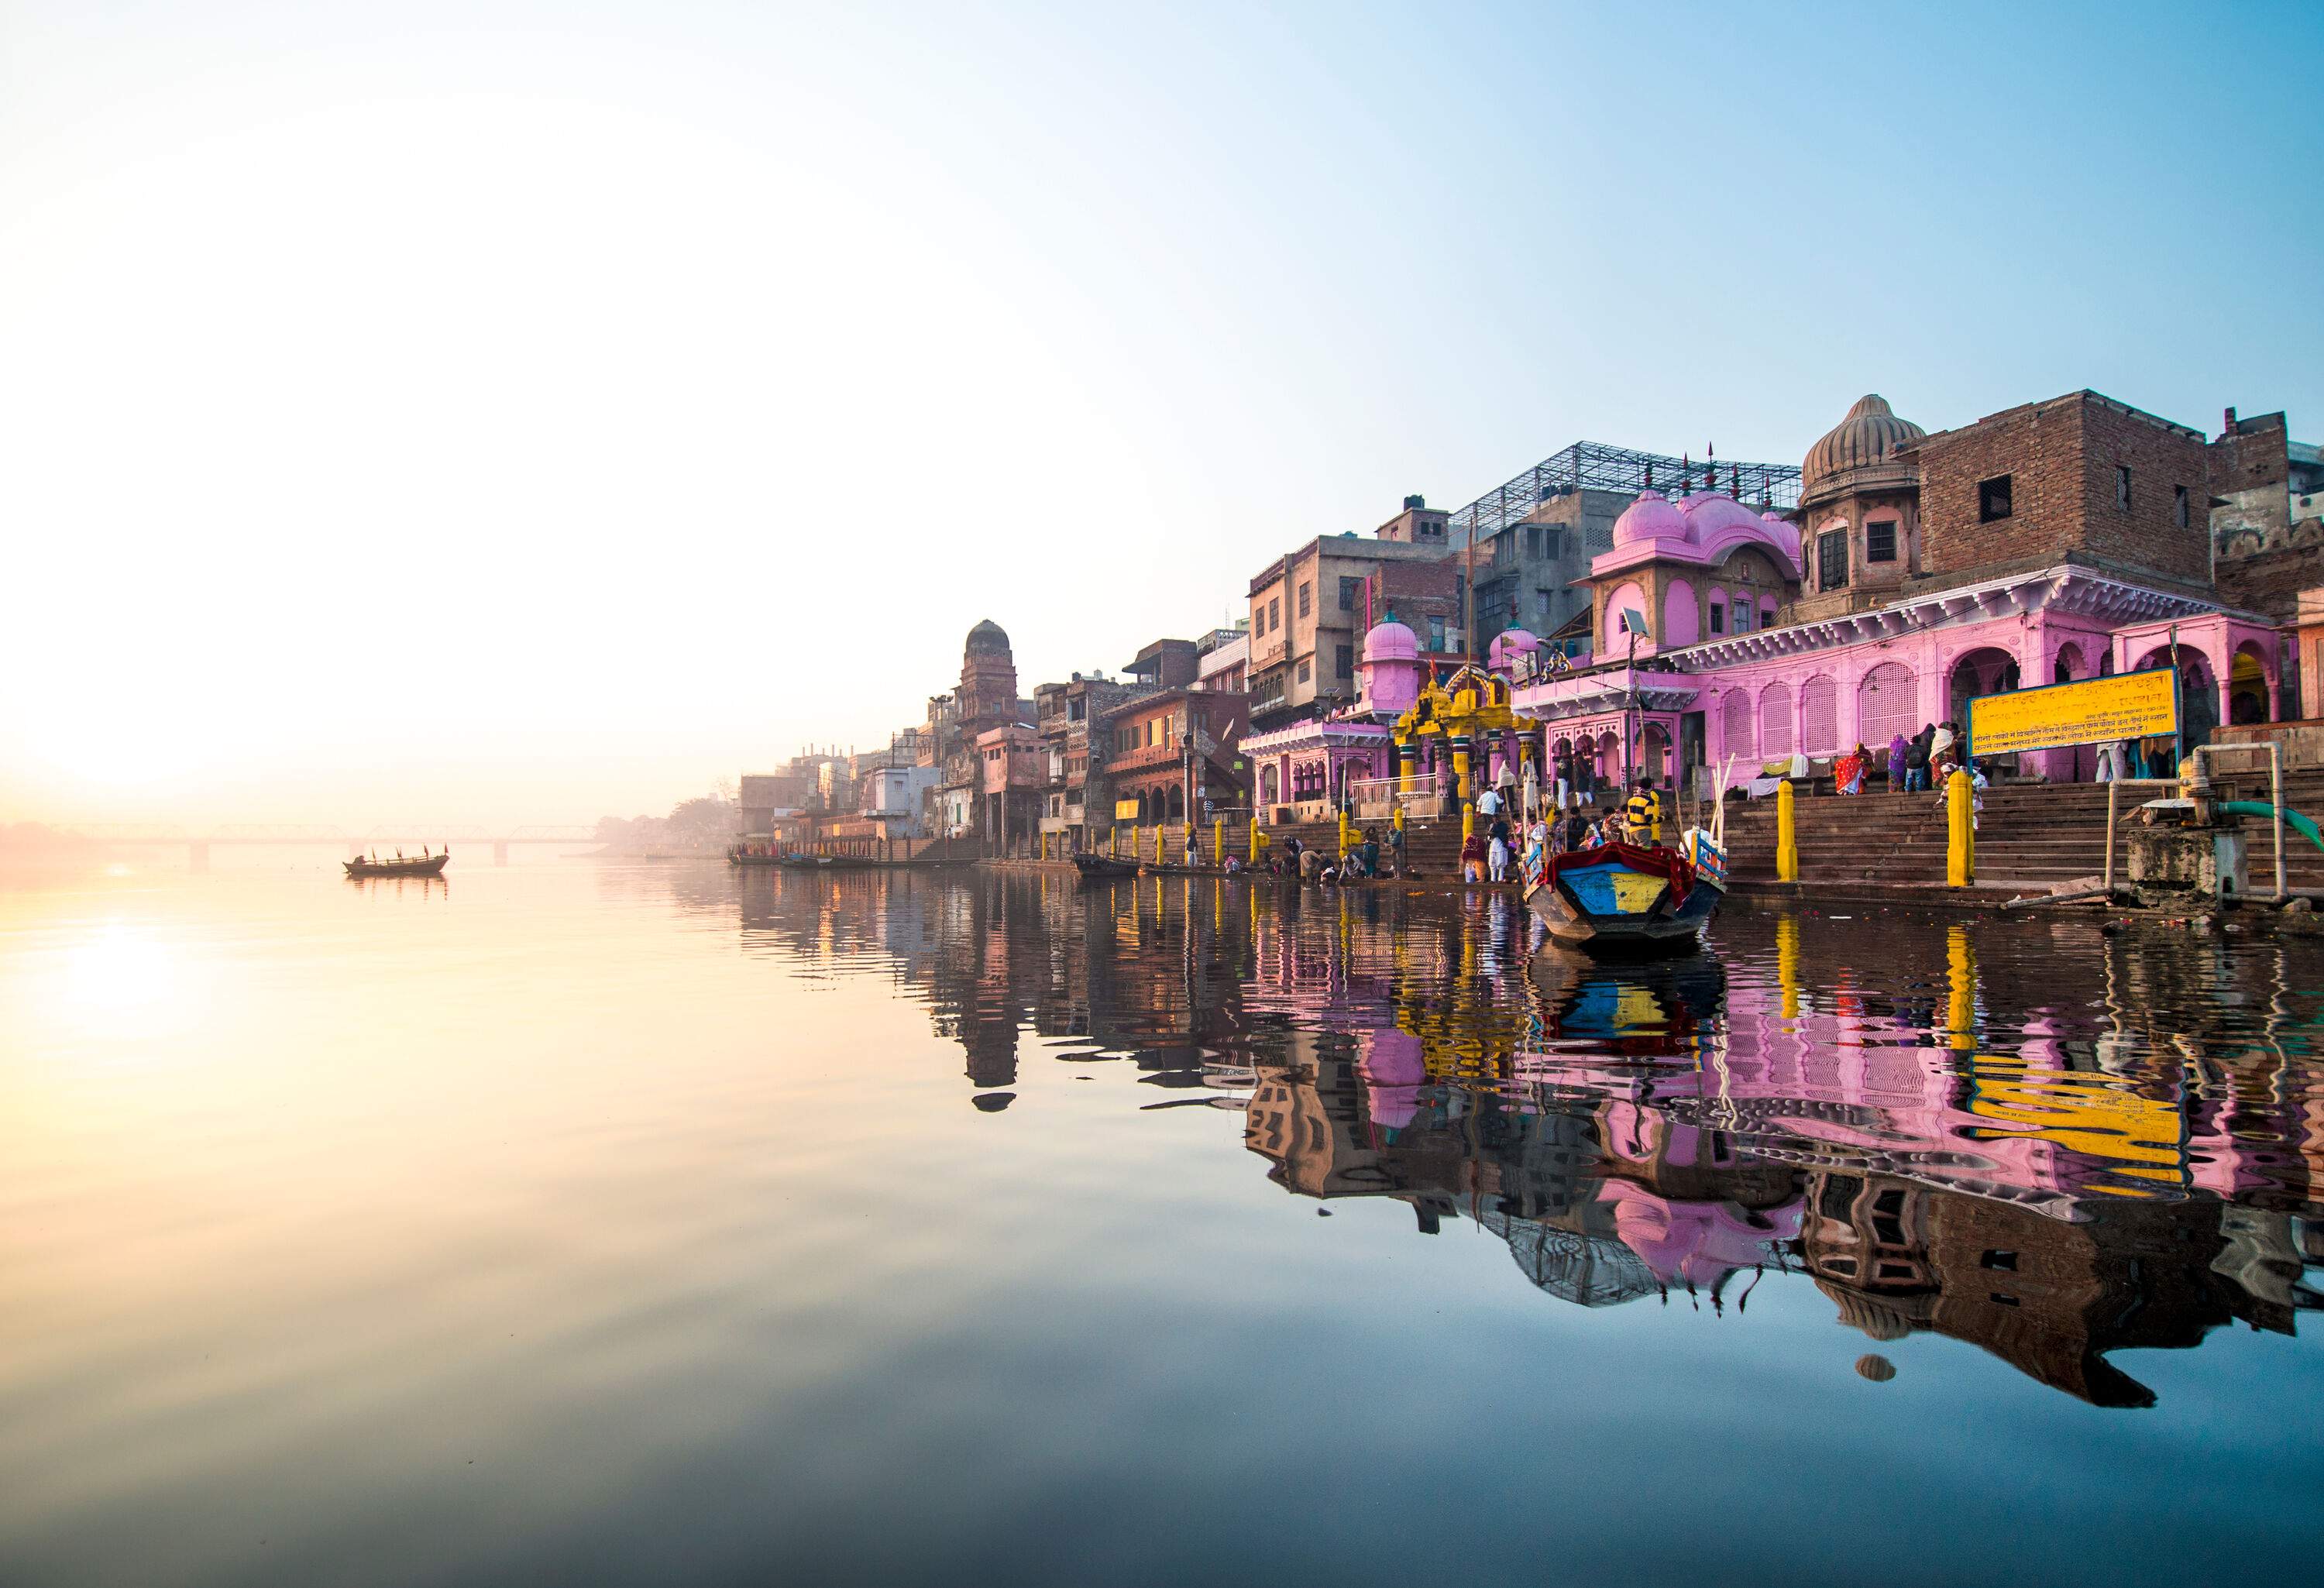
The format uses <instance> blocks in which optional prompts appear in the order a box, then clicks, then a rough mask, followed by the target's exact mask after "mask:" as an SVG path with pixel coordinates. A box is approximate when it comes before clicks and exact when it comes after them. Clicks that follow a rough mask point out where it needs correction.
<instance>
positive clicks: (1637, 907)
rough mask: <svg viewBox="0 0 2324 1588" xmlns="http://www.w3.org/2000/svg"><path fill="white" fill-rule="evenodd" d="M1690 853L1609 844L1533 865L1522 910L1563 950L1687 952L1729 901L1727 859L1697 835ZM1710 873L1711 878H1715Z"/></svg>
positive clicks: (1660, 847)
mask: <svg viewBox="0 0 2324 1588" xmlns="http://www.w3.org/2000/svg"><path fill="white" fill-rule="evenodd" d="M1688 842H1689V853H1682V852H1680V851H1679V850H1676V849H1668V848H1665V847H1664V846H1663V845H1658V844H1657V845H1636V844H1625V843H1614V844H1607V845H1600V847H1598V848H1596V849H1573V850H1567V851H1564V852H1563V853H1560V854H1550V855H1545V856H1542V857H1540V858H1538V859H1536V860H1535V862H1534V863H1533V864H1532V865H1531V866H1530V867H1529V868H1528V870H1527V872H1526V878H1525V884H1526V888H1525V900H1526V908H1527V909H1531V910H1532V911H1533V913H1534V914H1535V915H1536V916H1538V917H1539V918H1540V919H1541V920H1542V923H1543V924H1544V925H1545V926H1546V927H1547V928H1549V935H1550V936H1551V937H1554V938H1555V939H1557V940H1558V941H1559V942H1561V943H1566V944H1571V945H1573V946H1577V947H1582V948H1588V949H1591V950H1592V951H1598V952H1604V951H1614V952H1621V951H1625V950H1628V951H1631V952H1664V953H1670V952H1679V951H1683V950H1685V949H1689V948H1692V947H1693V946H1695V945H1696V943H1697V942H1698V940H1699V939H1700V938H1701V935H1702V928H1703V927H1704V925H1705V924H1706V923H1708V922H1709V921H1710V919H1711V917H1712V916H1713V915H1715V914H1716V913H1718V909H1719V903H1720V900H1721V899H1722V898H1724V897H1725V896H1726V888H1725V885H1724V883H1725V866H1724V856H1723V855H1721V856H1720V857H1719V863H1718V864H1717V865H1715V866H1714V865H1711V864H1704V865H1697V864H1696V863H1695V860H1694V859H1693V858H1691V855H1700V856H1701V858H1702V859H1704V860H1705V861H1706V862H1708V861H1709V860H1710V859H1711V854H1710V853H1708V852H1707V851H1710V850H1715V849H1716V845H1711V843H1710V840H1709V838H1708V837H1707V836H1705V835H1702V834H1701V833H1691V834H1689V835H1688ZM1714 873H1715V874H1714Z"/></svg>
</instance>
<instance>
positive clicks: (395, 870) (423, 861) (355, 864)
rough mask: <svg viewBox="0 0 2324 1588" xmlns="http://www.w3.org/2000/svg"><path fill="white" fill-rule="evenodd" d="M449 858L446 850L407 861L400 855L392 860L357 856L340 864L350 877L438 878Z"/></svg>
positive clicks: (450, 854)
mask: <svg viewBox="0 0 2324 1588" xmlns="http://www.w3.org/2000/svg"><path fill="white" fill-rule="evenodd" d="M451 858H452V852H451V851H450V850H448V849H447V850H446V851H444V853H443V854H422V855H420V856H419V857H417V858H416V859H409V860H407V859H405V858H404V857H403V856H401V855H398V856H396V857H395V858H394V859H393V860H366V859H365V858H364V857H363V856H362V855H357V856H355V859H353V860H348V861H342V862H340V863H341V864H342V865H344V866H346V868H347V875H349V876H351V877H440V876H442V875H443V874H444V863H445V862H446V861H447V860H449V859H451Z"/></svg>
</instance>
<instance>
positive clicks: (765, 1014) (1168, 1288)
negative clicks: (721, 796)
mask: <svg viewBox="0 0 2324 1588" xmlns="http://www.w3.org/2000/svg"><path fill="white" fill-rule="evenodd" d="M2319 1039H2324V954H2319V952H2318V951H2317V950H2316V949H2314V948H2312V947H2308V948H2294V947H2279V946H2274V945H2273V944H2269V943H2265V942H2260V941H2255V940H2254V939H2252V938H2250V937H2231V938H2226V939H2218V940H2212V941H2209V942H2200V943H2198V942H2190V940H2189V939H2187V938H2186V937H2183V936H2179V937H2171V936H2162V935H2157V936H2153V937H2144V936H2141V935H2139V934H2137V933H2135V932H2134V933H2130V934H2126V935H2125V936H2121V937H2103V936H2101V935H2100V934H2099V933H2098V930H2097V929H2096V928H2094V927H2092V926H2089V925H2084V924H2075V925H2052V924H2026V923H2005V922H1999V921H1986V920H1980V921H1978V922H1975V923H1973V924H1971V925H1969V927H1967V928H1960V927H1957V926H1949V925H1947V924H1945V923H1943V922H1941V921H1936V920H1933V919H1925V918H1917V917H1911V916H1907V915H1905V914H1904V913H1901V912H1897V913H1888V912H1882V911H1879V910H1877V909H1871V910H1858V911H1857V912H1855V913H1853V914H1852V915H1851V914H1846V913H1843V914H1839V915H1821V916H1817V915H1808V916H1804V917H1794V916H1789V915H1778V914H1773V913H1765V912H1751V911H1745V910H1742V909H1735V910H1731V911H1730V912H1729V915H1728V917H1727V918H1726V919H1722V920H1721V921H1720V923H1719V925H1718V927H1717V928H1716V929H1715V932H1714V936H1713V940H1712V944H1711V952H1710V953H1708V954H1706V955H1704V956H1701V957H1699V958H1696V959H1692V960H1689V961H1686V962H1683V963H1679V964H1676V965H1665V966H1658V967H1655V968H1652V969H1630V970H1622V969H1608V968H1601V967H1597V966H1593V965H1590V964H1587V963H1577V962H1569V961H1565V960H1562V959H1556V960H1551V961H1546V962H1544V963H1542V964H1540V965H1535V966H1533V967H1532V968H1531V969H1530V970H1529V969H1528V955H1527V953H1526V936H1525V932H1524V929H1523V927H1522V925H1521V923H1520V921H1519V920H1518V919H1517V916H1516V914H1515V912H1514V911H1512V910H1510V909H1508V908H1507V907H1506V905H1505V904H1503V903H1497V904H1495V905H1491V906H1487V905H1484V904H1482V903H1480V904H1476V905H1472V906H1470V907H1468V908H1465V909H1463V908H1462V907H1460V906H1457V905H1454V904H1452V903H1449V902H1447V901H1443V900H1435V899H1432V898H1423V897H1417V896H1415V897H1404V896H1398V895H1394V894H1385V895H1384V894H1378V893H1374V894H1366V895H1362V896H1359V897H1351V898H1345V899H1342V898H1335V897H1319V896H1318V895H1316V894H1314V893H1312V892H1311V893H1310V894H1308V895H1307V896H1306V897H1305V898H1304V899H1302V898H1300V897H1298V896H1296V894H1292V893H1286V892H1280V891H1275V890H1274V889H1272V888H1269V889H1268V891H1264V892H1259V893H1256V894H1255V893H1254V891H1253V890H1252V889H1251V888H1250V887H1249V886H1247V885H1244V884H1241V883H1235V884H1226V885H1222V884H1216V883H1212V882H1192V881H1188V880H1185V879H1172V880H1152V879H1148V880H1144V881H1141V882H1136V883H1121V884H1116V885H1114V886H1113V887H1112V888H1111V889H1110V890H1109V889H1103V888H1099V889H1090V890H1083V889H1079V888H1076V887H1075V886H1074V885H1073V884H1072V883H1070V882H1061V881H1051V880H1046V879H1040V878H1035V877H1027V876H1010V877H999V876H976V877H964V878H961V879H958V880H948V879H945V878H940V877H935V876H902V875H899V876H895V877H886V876H881V875H879V874H873V873H848V874H843V875H836V876H833V875H825V876H823V877H815V876H808V875H779V874H774V873H769V872H753V873H750V874H733V873H729V872H726V871H725V870H724V869H723V868H712V867H702V866H694V865H686V864H678V865H667V864H665V865H647V864H636V865H628V866H621V865H599V864H590V863H563V864H552V865H541V866H521V867H517V868H513V869H510V870H504V871H495V870H493V869H490V868H489V867H483V866H471V867H468V868H466V869H462V868H459V867H457V866H456V868H455V871H454V873H453V875H452V877H451V878H450V880H449V882H447V883H445V884H437V885H433V886H429V885H423V884H419V883H386V884H375V885H362V884H348V883H346V882H341V881H338V880H337V879H335V878H333V877H331V876H329V875H328V874H327V873H326V872H322V871H320V870H318V869H315V868H313V867H312V866H311V865H309V866H308V867H304V868H301V869H297V870H291V869H281V870H267V871H260V870H247V871H242V872H235V871H219V872H215V873H212V874H208V875H188V874H183V873H177V874H171V873H169V872H153V871H146V870H142V869H141V870H134V871H116V872H115V874H111V875H103V876H90V877H64V878H60V877H55V876H50V877H44V878H33V877H13V878H8V879H5V880H0V1088H4V1089H5V1110H0V1282H5V1290H0V1297H5V1306H0V1582H5V1583H9V1584H46V1583H123V1584H139V1585H149V1584H174V1583H393V1584H427V1583H628V1582H654V1583H816V1582H827V1581H891V1582H931V1583H1187V1582H1227V1581H1237V1582H1266V1583H1435V1582H1455V1581H1458V1582H1464V1583H1474V1582H1478V1581H1513V1580H1516V1581H1528V1582H1531V1581H1545V1582H1558V1581H1572V1582H1577V1583H1579V1582H1609V1581H1649V1582H1651V1581H1669V1580H1674V1579H1678V1578H1680V1577H1682V1576H1683V1577H1687V1578H1693V1577H1696V1576H1698V1575H1699V1574H1711V1575H1714V1576H1715V1577H1716V1579H1717V1580H1720V1581H1722V1582H1745V1583H1762V1582H1764V1583H1800V1582H1851V1583H1855V1582H1867V1581H1868V1582H1877V1583H1936V1582H1997V1581H2004V1580H2006V1581H2011V1582H2041V1583H2154V1582H2161V1583H2174V1584H2189V1583H2217V1582H2229V1581H2233V1582H2253V1583H2273V1582H2296V1581H2313V1580H2314V1578H2313V1575H2312V1574H2313V1573H2314V1571H2315V1570H2316V1561H2317V1543H2316V1537H2317V1533H2316V1529H2317V1526H2318V1523H2319V1495H2324V1416H2319V1413H2324V1353H2319V1349H2318V1333H2319V1331H2318V1327H2317V1325H2318V1321H2319V1320H2317V1319H2316V1318H2314V1317H2312V1316H2301V1315H2302V1314H2303V1313H2307V1312H2310V1311H2311V1310H2312V1309H2313V1308H2314V1307H2315V1306H2317V1305H2318V1300H2319V1298H2318V1294H2317V1289H2318V1287H2319V1274H2318V1272H2317V1265H2318V1263H2319V1261H2324V1225H2319V1223H2317V1222H2315V1221H2316V1220H2317V1218H2318V1215H2319V1211H2320V1210H2319V1201H2324V1196H2319V1189H2318V1186H2319V1181H2324V1046H2319Z"/></svg>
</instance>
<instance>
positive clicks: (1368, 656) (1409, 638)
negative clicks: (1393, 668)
mask: <svg viewBox="0 0 2324 1588" xmlns="http://www.w3.org/2000/svg"><path fill="white" fill-rule="evenodd" d="M1364 660H1366V661H1418V660H1420V636H1419V635H1417V634H1416V633H1414V632H1412V631H1411V630H1410V629H1408V628H1406V627H1405V626H1404V625H1403V624H1402V623H1398V622H1397V621H1396V619H1394V618H1390V619H1388V621H1387V622H1386V623H1376V624H1374V625H1373V627H1372V631H1371V632H1369V633H1368V634H1366V635H1365V636H1364Z"/></svg>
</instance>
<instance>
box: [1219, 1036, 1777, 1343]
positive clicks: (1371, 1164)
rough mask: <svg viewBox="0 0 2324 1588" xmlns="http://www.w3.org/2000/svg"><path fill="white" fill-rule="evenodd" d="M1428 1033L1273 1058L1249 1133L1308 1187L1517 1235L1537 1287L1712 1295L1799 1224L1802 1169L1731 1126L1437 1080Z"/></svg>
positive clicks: (1571, 1292)
mask: <svg viewBox="0 0 2324 1588" xmlns="http://www.w3.org/2000/svg"><path fill="white" fill-rule="evenodd" d="M1414 1045H1415V1039H1412V1038H1411V1037H1410V1036H1409V1035H1408V1034H1406V1033H1401V1032H1387V1033H1381V1032H1369V1033H1365V1034H1364V1036H1363V1037H1362V1038H1361V1039H1359V1043H1358V1046H1359V1048H1360V1057H1355V1058H1347V1057H1325V1056H1323V1055H1320V1054H1317V1055H1314V1056H1306V1055H1303V1056H1300V1057H1301V1060H1302V1061H1301V1062H1297V1063H1295V1064H1292V1065H1286V1066H1280V1067H1275V1068H1268V1067H1266V1066H1262V1069H1261V1073H1260V1081H1259V1086H1258V1088H1257V1089H1256V1090H1255V1091H1254V1093H1253V1094H1252V1098H1251V1103H1250V1107H1249V1108H1248V1109H1247V1110H1246V1111H1245V1124H1244V1144H1245V1146H1246V1147H1247V1148H1249V1149H1250V1150H1251V1151H1253V1152H1256V1153H1259V1154H1260V1155H1261V1156H1263V1157H1265V1158H1267V1159H1269V1160H1270V1161H1271V1163H1272V1164H1273V1166H1274V1167H1273V1168H1271V1169H1270V1170H1269V1176H1270V1177H1271V1178H1273V1179H1275V1180H1276V1181H1277V1183H1278V1184H1280V1185H1282V1186H1284V1187H1285V1188H1286V1189H1287V1190H1290V1191H1293V1192H1296V1193H1298V1194H1300V1195H1304V1196H1316V1197H1326V1198H1328V1197H1333V1196H1393V1197H1397V1198H1398V1199H1399V1200H1402V1201H1406V1202H1408V1203H1410V1204H1411V1205H1412V1206H1413V1209H1414V1213H1415V1215H1416V1218H1417V1220H1418V1223H1419V1225H1420V1228H1421V1229H1422V1230H1423V1231H1424V1232H1430V1233H1433V1232H1434V1230H1435V1229H1436V1228H1437V1227H1438V1226H1439V1224H1440V1223H1441V1221H1442V1220H1443V1219H1444V1218H1445V1217H1448V1216H1451V1217H1458V1216H1460V1215H1461V1214H1467V1215H1468V1216H1470V1217H1471V1218H1473V1219H1475V1220H1476V1221H1477V1222H1478V1223H1479V1224H1480V1226H1481V1227H1483V1228H1487V1229H1489V1230H1491V1231H1493V1233H1496V1234H1498V1235H1499V1236H1501V1237H1502V1239H1503V1240H1505V1241H1507V1242H1508V1243H1509V1247H1510V1251H1511V1254H1512V1256H1513V1257H1514V1258H1515V1259H1516V1260H1517V1262H1518V1265H1519V1266H1520V1267H1521V1268H1523V1269H1525V1270H1526V1272H1527V1274H1528V1275H1529V1276H1531V1277H1533V1278H1534V1279H1535V1282H1536V1283H1539V1284H1542V1285H1544V1286H1545V1288H1550V1289H1552V1290H1553V1291H1554V1292H1555V1293H1557V1294H1560V1295H1564V1296H1567V1297H1569V1298H1570V1299H1582V1298H1587V1299H1589V1300H1590V1301H1591V1304H1592V1305H1597V1304H1600V1303H1602V1302H1605V1301H1609V1300H1618V1299H1627V1298H1628V1297H1629V1296H1631V1295H1636V1294H1643V1293H1644V1291H1645V1290H1647V1289H1654V1290H1663V1289H1665V1288H1681V1289H1688V1290H1692V1289H1696V1288H1701V1289H1703V1290H1706V1291H1708V1292H1710V1293H1711V1295H1712V1297H1713V1298H1714V1301H1716V1300H1717V1299H1718V1297H1719V1293H1720V1288H1721V1287H1723V1286H1724V1285H1725V1283H1726V1282H1727V1280H1728V1279H1729V1277H1730V1276H1731V1275H1732V1274H1734V1273H1735V1272H1737V1271H1739V1270H1741V1269H1754V1268H1757V1267H1759V1266H1761V1265H1763V1264H1764V1263H1766V1262H1767V1261H1769V1260H1774V1259H1775V1258H1776V1257H1777V1255H1778V1244H1779V1243H1780V1242H1784V1241H1785V1240H1787V1239H1788V1238H1789V1237H1790V1236H1791V1234H1792V1233H1793V1232H1794V1220H1795V1217H1796V1213H1795V1210H1794V1209H1793V1208H1792V1207H1791V1206H1790V1204H1791V1203H1792V1202H1793V1201H1794V1190H1793V1186H1792V1177H1791V1174H1790V1172H1789V1171H1788V1170H1787V1169H1784V1168H1781V1167H1779V1166H1771V1165H1766V1164H1763V1163H1758V1162H1755V1161H1751V1160H1748V1159H1740V1158H1738V1157H1737V1156H1736V1155H1735V1154H1734V1152H1733V1151H1732V1150H1731V1149H1730V1147H1729V1144H1728V1143H1727V1142H1726V1141H1725V1140H1723V1139H1722V1138H1720V1136H1719V1135H1718V1134H1717V1133H1716V1132H1706V1131H1695V1130H1693V1129H1692V1128H1689V1127H1686V1126H1675V1127H1673V1126H1669V1125H1667V1124H1666V1122H1648V1121H1644V1120H1641V1119H1639V1118H1637V1116H1636V1114H1635V1111H1628V1112H1625V1111H1627V1110H1628V1105H1626V1104H1622V1103H1614V1102H1610V1101H1609V1102H1607V1103H1602V1104H1601V1105H1600V1107H1599V1108H1598V1109H1596V1110H1594V1111H1591V1110H1585V1109H1582V1108H1578V1107H1572V1108H1569V1107H1539V1106H1535V1105H1534V1104H1532V1103H1529V1102H1527V1101H1525V1100H1523V1099H1520V1098H1516V1097H1512V1096H1509V1095H1506V1094H1501V1093H1499V1092H1495V1091H1480V1090H1471V1089H1469V1088H1466V1087H1462V1086H1455V1085H1434V1084H1429V1085H1422V1084H1421V1083H1420V1082H1419V1081H1418V1080H1416V1078H1415V1077H1416V1076H1417V1075H1418V1074H1420V1066H1419V1064H1418V1062H1417V1055H1416V1052H1415V1046H1414Z"/></svg>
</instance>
